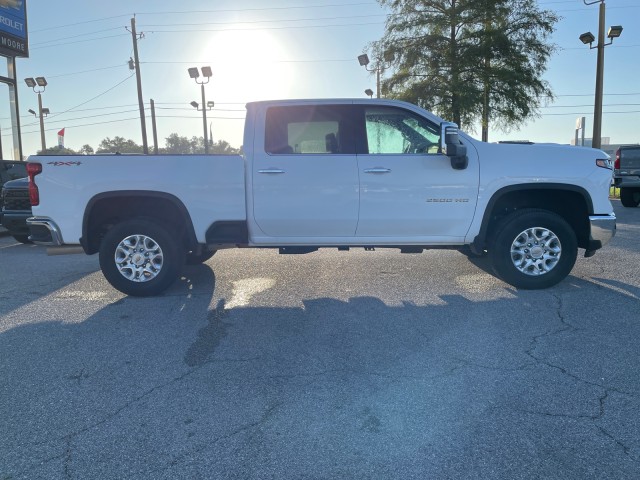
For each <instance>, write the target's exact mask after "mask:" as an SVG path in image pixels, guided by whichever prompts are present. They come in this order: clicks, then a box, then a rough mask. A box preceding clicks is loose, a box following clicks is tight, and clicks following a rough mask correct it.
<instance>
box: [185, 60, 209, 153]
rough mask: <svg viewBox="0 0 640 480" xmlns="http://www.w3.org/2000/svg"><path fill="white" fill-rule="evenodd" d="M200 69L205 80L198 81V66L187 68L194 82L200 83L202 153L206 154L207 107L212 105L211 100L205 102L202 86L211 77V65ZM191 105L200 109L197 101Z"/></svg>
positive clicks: (207, 143) (207, 146)
mask: <svg viewBox="0 0 640 480" xmlns="http://www.w3.org/2000/svg"><path fill="white" fill-rule="evenodd" d="M201 70H202V76H203V77H204V78H206V80H202V81H201V82H200V81H198V77H200V71H199V70H198V67H191V68H188V69H187V71H188V72H189V76H190V77H191V78H193V79H194V80H195V81H196V83H199V84H200V94H201V96H202V131H203V138H204V153H205V155H208V154H209V139H208V138H207V109H208V108H212V107H213V102H209V103H207V100H206V98H205V95H204V86H205V84H207V83H209V80H210V79H211V76H212V72H211V67H202V68H201ZM191 106H192V107H194V108H196V109H197V110H200V108H199V107H198V103H197V102H191Z"/></svg>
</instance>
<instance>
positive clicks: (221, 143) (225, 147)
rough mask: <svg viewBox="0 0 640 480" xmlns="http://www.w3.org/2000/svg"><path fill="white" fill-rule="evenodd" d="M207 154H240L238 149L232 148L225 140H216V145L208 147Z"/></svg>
mask: <svg viewBox="0 0 640 480" xmlns="http://www.w3.org/2000/svg"><path fill="white" fill-rule="evenodd" d="M209 152H210V153H220V154H225V155H235V154H238V153H240V149H239V148H235V147H232V146H231V145H229V142H227V141H226V140H218V141H217V142H216V143H214V144H213V145H211V146H210V147H209Z"/></svg>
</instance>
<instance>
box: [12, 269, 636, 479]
mask: <svg viewBox="0 0 640 480" xmlns="http://www.w3.org/2000/svg"><path fill="white" fill-rule="evenodd" d="M604 283H606V281H604V280H601V281H600V283H594V282H589V281H584V280H581V279H578V278H573V277H571V278H569V279H568V280H567V281H565V282H563V284H561V285H560V286H559V287H556V288H553V289H549V290H545V291H535V292H527V291H521V292H517V291H512V290H507V291H504V292H503V294H502V296H499V297H498V298H492V299H489V300H473V299H469V298H467V297H466V296H463V295H460V294H452V295H441V296H440V297H439V301H438V302H436V303H433V304H429V305H415V304H412V303H409V302H402V301H400V299H398V300H397V301H394V302H393V304H391V305H388V304H386V303H385V302H383V301H382V300H381V299H379V298H374V297H353V298H349V299H348V300H340V299H336V298H323V297H320V298H308V299H298V300H296V299H292V298H288V299H284V300H286V301H288V302H291V303H292V304H293V305H297V306H292V307H275V306H274V307H271V306H268V304H267V305H263V306H255V305H260V295H257V296H256V297H255V298H254V300H253V301H252V304H255V305H251V304H247V305H244V306H233V307H230V306H229V303H230V302H228V301H227V299H224V298H217V297H216V295H215V291H216V277H215V275H214V274H213V271H212V270H211V269H210V268H209V267H208V266H206V265H201V266H197V267H192V268H188V269H187V270H186V271H185V275H184V277H183V278H182V280H181V281H180V282H178V283H177V284H176V285H175V286H174V287H172V288H171V289H170V290H169V291H168V292H167V294H166V295H164V296H162V297H156V298H142V299H140V298H128V297H124V298H120V299H118V300H117V301H114V302H113V303H110V304H109V305H107V306H105V307H102V308H99V309H98V310H97V311H96V312H95V313H94V314H93V315H91V316H89V318H86V320H82V321H73V320H69V319H68V318H67V317H65V316H62V315H61V316H56V315H53V316H49V317H47V318H48V319H47V320H46V321H44V320H40V321H38V323H29V324H25V325H21V326H17V327H15V328H11V329H9V330H7V331H5V332H4V333H2V334H0V391H1V392H3V393H2V396H3V397H2V398H3V401H2V402H1V403H0V418H1V419H2V420H1V423H0V427H1V429H2V431H3V432H4V433H3V436H4V440H3V442H0V458H3V459H4V461H3V463H2V466H1V467H0V478H5V477H11V478H13V477H16V478H29V477H31V478H35V477H38V478H44V477H49V478H55V477H57V476H62V475H63V473H64V472H73V475H70V476H76V477H78V478H98V477H111V478H124V477H147V478H150V477H162V478H169V477H171V478H196V477H206V476H207V475H208V474H210V472H216V475H220V477H222V478H230V477H233V478H264V477H265V476H269V477H274V478H302V477H305V476H307V477H314V478H316V477H317V478H320V477H322V478H356V477H358V478H398V476H401V477H403V478H443V477H454V478H472V477H473V478H508V477H512V476H513V475H512V474H513V473H514V472H527V476H530V477H539V478H542V477H547V478H552V477H555V478H558V477H562V478H604V477H611V476H614V477H615V476H617V477H620V478H622V477H626V478H632V477H635V476H637V475H636V474H637V473H638V472H639V471H640V467H639V465H640V463H639V462H640V440H639V439H640V425H638V422H629V421H628V420H629V418H635V415H636V414H637V411H638V408H640V378H639V377H638V373H637V369H636V368H635V366H636V365H638V364H639V363H640V352H639V350H638V348H637V338H639V337H640V322H638V320H637V319H638V318H640V307H639V299H638V298H639V297H638V293H639V292H638V289H637V288H635V287H631V286H628V285H626V286H625V285H611V288H609V287H608V286H607V285H604ZM585 293H586V295H587V296H588V298H598V302H597V303H593V304H588V305H585V302H584V298H585ZM285 295H286V294H285ZM73 300H74V299H68V298H67V299H64V298H60V299H53V300H52V302H53V303H60V305H58V306H55V305H54V307H55V308H57V310H56V311H59V312H63V311H65V310H64V308H65V306H66V308H67V309H71V308H72V305H73ZM611 305H616V306H617V309H616V311H617V313H616V315H612V314H611ZM620 312H626V313H620ZM390 444H393V446H394V448H393V449H390V448H389V445H390ZM292 445H295V448H292ZM551 452H553V453H551ZM398 472H402V474H401V475H399V474H398Z"/></svg>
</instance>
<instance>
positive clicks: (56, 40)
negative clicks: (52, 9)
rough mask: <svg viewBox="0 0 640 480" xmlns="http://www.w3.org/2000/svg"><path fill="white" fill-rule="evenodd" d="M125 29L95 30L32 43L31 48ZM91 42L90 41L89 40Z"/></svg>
mask: <svg viewBox="0 0 640 480" xmlns="http://www.w3.org/2000/svg"><path fill="white" fill-rule="evenodd" d="M121 28H123V27H113V28H105V29H103V30H94V31H93V32H87V33H80V34H78V35H72V36H70V37H61V38H53V39H51V40H47V41H46V42H39V43H30V44H29V46H30V47H35V46H37V45H43V44H49V43H52V42H59V41H60V40H69V39H71V38H79V37H86V36H88V35H95V34H97V33H102V32H110V31H113V30H119V29H121ZM89 40H90V39H89Z"/></svg>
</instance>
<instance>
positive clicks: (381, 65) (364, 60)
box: [358, 53, 390, 98]
mask: <svg viewBox="0 0 640 480" xmlns="http://www.w3.org/2000/svg"><path fill="white" fill-rule="evenodd" d="M385 60H386V59H385ZM358 62H359V63H360V66H362V67H364V69H365V70H366V71H367V72H374V71H375V72H376V98H380V75H381V73H382V71H383V70H385V69H387V68H389V66H390V62H389V61H388V60H387V61H386V63H385V62H382V61H380V60H378V62H377V63H376V66H375V67H374V68H368V65H369V56H368V55H367V54H366V53H363V54H362V55H358Z"/></svg>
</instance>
